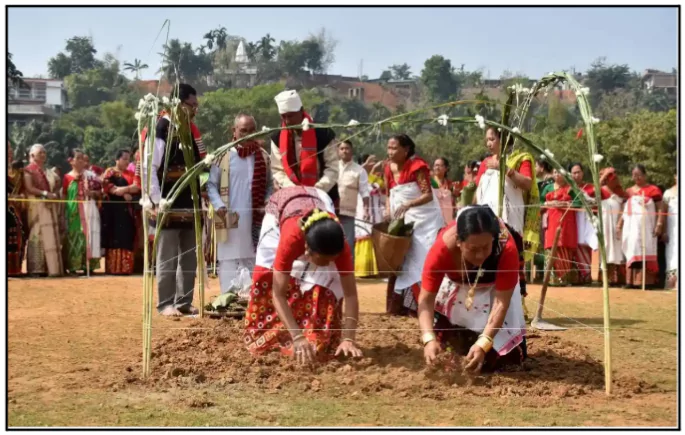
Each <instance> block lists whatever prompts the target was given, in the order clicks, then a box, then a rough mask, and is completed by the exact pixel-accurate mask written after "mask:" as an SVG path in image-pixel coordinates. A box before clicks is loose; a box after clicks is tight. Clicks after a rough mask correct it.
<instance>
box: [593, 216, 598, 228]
mask: <svg viewBox="0 0 685 435" xmlns="http://www.w3.org/2000/svg"><path fill="white" fill-rule="evenodd" d="M592 226H594V227H595V228H596V229H599V218H598V217H597V216H592Z"/></svg>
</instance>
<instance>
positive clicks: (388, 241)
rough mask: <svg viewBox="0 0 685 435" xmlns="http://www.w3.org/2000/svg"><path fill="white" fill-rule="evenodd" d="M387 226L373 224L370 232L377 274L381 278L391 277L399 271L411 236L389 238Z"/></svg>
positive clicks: (409, 244)
mask: <svg viewBox="0 0 685 435" xmlns="http://www.w3.org/2000/svg"><path fill="white" fill-rule="evenodd" d="M389 225H390V224H389V223H387V222H381V223H378V224H375V225H374V226H373V230H372V232H371V240H373V251H374V253H375V254H376V263H377V264H378V272H379V274H380V275H381V276H388V275H393V274H394V272H397V271H398V270H400V268H401V267H402V263H404V257H405V256H406V255H407V252H409V247H410V246H411V236H409V237H398V236H391V235H390V234H388V226H389Z"/></svg>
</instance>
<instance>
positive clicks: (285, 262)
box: [244, 186, 354, 360]
mask: <svg viewBox="0 0 685 435" xmlns="http://www.w3.org/2000/svg"><path fill="white" fill-rule="evenodd" d="M314 209H319V210H325V211H328V212H329V213H333V202H332V201H331V199H330V197H328V195H326V193H325V192H323V191H322V190H320V189H316V188H313V187H301V186H296V187H288V188H285V189H281V190H279V191H278V192H276V193H275V194H274V195H273V196H272V197H271V198H270V199H269V202H268V204H267V206H266V213H265V216H264V221H263V223H262V231H261V234H260V239H259V245H258V247H257V259H256V266H255V269H254V273H253V276H252V289H251V290H250V301H249V304H248V307H247V313H246V315H245V334H244V340H245V345H246V346H247V348H248V350H249V351H250V352H252V353H254V354H259V353H263V352H266V351H270V350H276V349H279V350H280V351H281V352H282V353H283V354H284V355H292V337H291V335H290V333H289V332H288V330H287V329H286V328H285V326H284V324H283V322H282V321H281V319H280V318H279V317H278V313H277V312H276V308H275V307H274V304H273V272H274V270H276V271H280V272H284V273H288V274H289V275H290V276H291V278H290V282H289V284H288V293H287V297H288V305H289V306H290V309H291V310H292V313H293V316H294V317H295V320H296V321H297V324H298V327H299V328H301V329H302V330H303V333H304V336H305V338H306V339H307V340H308V341H309V342H310V343H311V344H312V345H314V346H315V347H316V349H317V356H318V357H319V358H321V359H324V360H325V359H328V358H330V357H332V356H333V355H334V353H335V350H336V348H337V346H338V345H339V344H340V338H341V324H342V321H341V317H342V299H343V290H342V284H341V281H340V275H346V274H354V264H353V263H352V253H351V251H350V248H349V245H348V244H347V243H345V248H344V250H343V251H342V252H341V253H340V255H339V256H338V257H337V258H336V260H335V261H334V262H333V263H331V264H330V265H329V266H326V267H319V266H315V265H314V264H311V263H309V262H308V261H307V260H306V257H305V235H304V232H303V231H302V229H301V228H300V220H301V218H302V217H303V216H305V215H306V214H308V213H309V212H310V211H312V210H314Z"/></svg>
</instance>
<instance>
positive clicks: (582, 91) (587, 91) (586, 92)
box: [576, 87, 590, 97]
mask: <svg viewBox="0 0 685 435" xmlns="http://www.w3.org/2000/svg"><path fill="white" fill-rule="evenodd" d="M581 95H585V96H586V97H587V96H588V95H590V88H588V87H584V88H580V89H578V90H577V91H576V96H578V97H580V96H581Z"/></svg>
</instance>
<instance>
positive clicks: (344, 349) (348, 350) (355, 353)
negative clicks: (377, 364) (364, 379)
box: [335, 340, 362, 358]
mask: <svg viewBox="0 0 685 435" xmlns="http://www.w3.org/2000/svg"><path fill="white" fill-rule="evenodd" d="M341 353H342V354H344V355H345V356H351V357H354V358H361V357H362V351H361V349H359V348H358V347H357V345H356V344H354V342H353V341H350V340H345V341H343V342H342V343H340V345H339V346H338V349H336V351H335V356H338V355H340V354H341Z"/></svg>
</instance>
